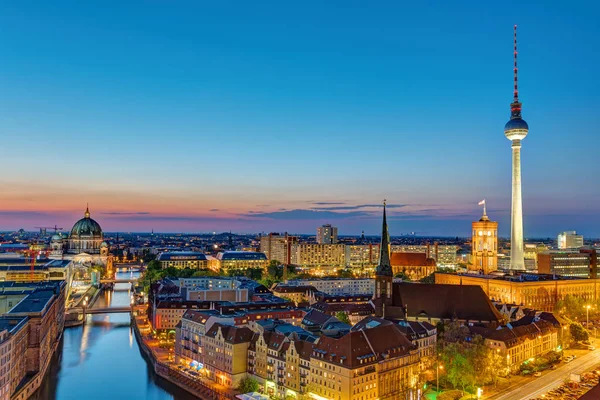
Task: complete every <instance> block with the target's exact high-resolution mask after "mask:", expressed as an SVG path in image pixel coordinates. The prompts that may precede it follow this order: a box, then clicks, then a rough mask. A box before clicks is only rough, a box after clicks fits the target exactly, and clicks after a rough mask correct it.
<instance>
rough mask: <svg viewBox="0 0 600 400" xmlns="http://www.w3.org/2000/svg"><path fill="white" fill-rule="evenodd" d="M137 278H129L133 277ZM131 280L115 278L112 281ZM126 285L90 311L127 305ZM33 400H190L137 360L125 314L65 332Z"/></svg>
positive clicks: (92, 317)
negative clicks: (96, 308) (115, 279)
mask: <svg viewBox="0 0 600 400" xmlns="http://www.w3.org/2000/svg"><path fill="white" fill-rule="evenodd" d="M136 274H137V273H135V272H134V273H133V276H136ZM130 276H132V273H131V272H118V273H117V279H119V278H120V279H124V278H128V277H130ZM128 288H129V284H125V283H118V284H116V285H115V290H114V291H107V292H104V293H102V294H101V295H100V297H98V300H97V301H96V304H94V307H107V306H125V305H129V304H130V303H129V302H130V291H129V290H128ZM31 398H32V399H35V400H75V399H86V400H96V399H97V400H107V399H110V400H121V399H127V400H138V399H149V400H192V399H197V398H196V397H194V396H191V395H190V394H188V393H187V392H185V391H183V390H182V389H179V388H178V387H176V386H174V385H172V384H170V383H169V382H166V381H165V380H163V379H161V378H160V377H158V376H156V375H155V374H154V372H153V370H152V368H151V367H150V365H149V364H148V363H147V362H146V360H145V359H144V358H143V357H142V354H141V353H140V350H139V347H138V344H137V341H136V338H135V335H134V334H133V331H132V329H131V327H130V324H129V314H107V315H88V316H87V320H86V322H85V324H84V325H83V326H79V327H75V328H67V329H65V331H64V334H63V339H62V341H61V343H60V345H59V346H58V349H57V351H56V354H55V355H54V359H53V360H52V365H51V366H50V370H49V371H48V374H47V376H46V378H45V379H44V382H43V383H42V386H41V387H40V389H39V390H38V391H37V392H36V393H35V394H34V395H33V396H32V397H31Z"/></svg>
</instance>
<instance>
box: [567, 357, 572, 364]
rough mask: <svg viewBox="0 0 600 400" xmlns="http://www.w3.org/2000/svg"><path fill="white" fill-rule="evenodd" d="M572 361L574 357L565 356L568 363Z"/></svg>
mask: <svg viewBox="0 0 600 400" xmlns="http://www.w3.org/2000/svg"><path fill="white" fill-rule="evenodd" d="M571 361H573V359H572V358H571V357H567V358H565V362H566V363H570V362H571Z"/></svg>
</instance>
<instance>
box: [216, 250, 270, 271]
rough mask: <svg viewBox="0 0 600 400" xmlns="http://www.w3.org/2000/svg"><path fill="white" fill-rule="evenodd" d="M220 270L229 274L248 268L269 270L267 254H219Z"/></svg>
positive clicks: (244, 252) (225, 252)
mask: <svg viewBox="0 0 600 400" xmlns="http://www.w3.org/2000/svg"><path fill="white" fill-rule="evenodd" d="M217 260H218V261H219V270H221V271H223V273H227V272H229V271H231V270H246V269H248V268H253V269H254V268H258V269H262V270H265V269H266V268H267V263H268V262H269V261H268V260H267V256H266V255H265V253H260V252H255V251H224V252H221V253H219V254H217Z"/></svg>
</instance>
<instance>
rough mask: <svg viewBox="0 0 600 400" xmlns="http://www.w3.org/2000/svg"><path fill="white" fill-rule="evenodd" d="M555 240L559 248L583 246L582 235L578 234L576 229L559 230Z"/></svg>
mask: <svg viewBox="0 0 600 400" xmlns="http://www.w3.org/2000/svg"><path fill="white" fill-rule="evenodd" d="M556 242H557V245H558V248H559V249H560V250H564V249H578V248H580V247H583V235H578V234H577V232H576V231H565V232H561V233H559V234H558V238H557V240H556Z"/></svg>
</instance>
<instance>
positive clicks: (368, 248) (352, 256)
mask: <svg viewBox="0 0 600 400" xmlns="http://www.w3.org/2000/svg"><path fill="white" fill-rule="evenodd" d="M344 256H345V264H346V267H347V268H350V269H352V270H354V271H357V272H361V271H362V270H364V272H365V273H368V272H369V271H372V270H373V268H374V267H375V266H376V265H377V263H379V245H378V244H347V245H346V246H345V247H344Z"/></svg>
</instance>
